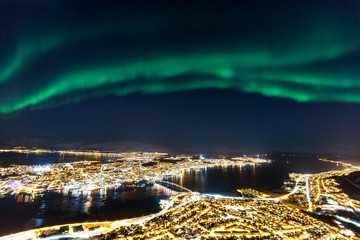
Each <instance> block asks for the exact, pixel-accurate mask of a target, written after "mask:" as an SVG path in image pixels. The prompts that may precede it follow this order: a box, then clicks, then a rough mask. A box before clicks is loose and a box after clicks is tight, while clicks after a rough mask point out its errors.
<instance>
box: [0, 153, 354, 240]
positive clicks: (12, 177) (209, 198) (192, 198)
mask: <svg viewBox="0 0 360 240" xmlns="http://www.w3.org/2000/svg"><path fill="white" fill-rule="evenodd" d="M1 151H2V152H16V153H21V154H24V153H27V154H29V153H32V154H34V153H36V154H43V153H45V152H52V153H53V152H54V151H50V150H40V149H37V150H29V149H22V148H20V149H19V148H17V149H10V150H1ZM61 154H70V155H73V154H75V155H84V156H89V155H96V156H98V155H105V156H110V155H109V154H110V153H101V152H76V151H66V152H65V151H61ZM111 156H115V157H116V158H117V159H116V160H111V161H105V162H103V161H80V162H71V163H57V164H51V165H41V166H31V165H30V166H27V165H10V166H8V167H3V168H1V177H2V180H1V182H0V185H1V189H0V191H1V196H6V195H16V196H19V197H20V196H21V197H22V198H24V196H25V197H26V198H28V199H27V201H33V200H34V199H35V198H36V197H37V196H38V195H41V194H42V193H44V192H45V191H55V192H59V193H61V194H66V193H68V192H72V191H76V192H89V191H90V192H91V191H94V190H97V189H108V188H112V187H117V186H121V185H126V186H128V187H130V188H139V187H140V188H146V187H147V185H149V184H155V185H159V184H160V185H162V186H163V187H164V186H165V188H169V190H170V191H173V192H175V193H176V192H178V193H177V194H176V195H173V196H172V197H170V198H169V199H168V200H161V201H160V203H159V204H160V205H161V207H162V210H161V211H160V212H158V213H154V214H151V215H146V216H143V217H138V218H130V219H125V220H121V219H119V220H117V221H106V222H85V223H73V224H69V225H59V226H53V227H46V228H40V229H36V230H31V231H26V232H22V233H18V234H13V235H8V236H4V237H2V238H0V239H1V240H5V239H14V240H15V239H38V238H39V239H62V238H70V239H71V238H81V239H133V238H135V239H178V238H182V237H190V238H196V237H202V238H203V239H218V238H226V237H230V236H234V237H237V238H239V239H242V238H248V239H256V238H262V239H263V238H266V239H273V238H274V239H304V238H305V239H317V238H321V239H359V236H358V235H357V234H356V232H353V231H351V230H349V229H346V228H344V226H342V225H341V223H340V222H336V221H335V222H336V223H338V225H336V224H334V223H335V222H333V224H329V223H327V222H326V221H325V222H324V221H321V220H320V219H319V218H317V217H316V215H318V216H321V215H331V213H333V216H334V217H335V219H336V218H340V219H342V220H343V221H345V222H353V221H352V220H351V219H348V218H346V217H343V216H341V214H337V213H336V210H339V209H340V210H342V211H352V212H353V211H356V212H359V211H360V201H358V200H355V199H351V198H350V197H349V196H348V195H347V194H345V193H344V192H343V191H342V190H341V189H340V188H339V187H338V186H339V184H338V183H337V182H336V180H335V179H334V177H346V176H348V175H349V174H351V173H356V172H359V170H360V167H358V166H354V165H352V164H350V163H344V162H341V161H332V160H328V159H322V158H320V159H319V161H322V162H330V163H333V164H337V165H341V166H343V167H344V169H343V170H333V171H327V172H321V173H316V174H297V173H291V174H289V178H290V179H289V180H287V181H286V182H284V190H285V191H287V192H288V193H285V194H283V195H279V194H277V193H262V192H259V191H256V190H254V189H238V190H237V193H238V196H236V197H235V196H224V195H220V194H201V193H198V192H194V191H192V190H190V189H188V188H185V187H183V186H181V185H178V184H175V183H172V182H168V181H167V180H166V179H167V177H168V176H178V177H180V183H181V182H182V180H181V178H182V176H183V173H184V171H185V170H187V169H204V168H209V167H210V168H211V167H214V166H229V165H240V166H246V165H261V164H270V163H271V161H270V160H265V159H261V158H259V157H247V156H242V157H233V158H231V159H225V158H223V159H210V158H209V159H208V158H205V157H203V156H200V157H196V156H191V155H179V156H174V157H169V155H168V154H167V153H150V152H149V153H141V152H129V153H111ZM164 184H165V185H164ZM183 191H185V192H186V193H180V192H183ZM312 213H316V215H311V214H312ZM353 223H354V224H355V225H356V226H358V223H356V221H355V222H353Z"/></svg>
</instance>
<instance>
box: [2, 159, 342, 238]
mask: <svg viewBox="0 0 360 240" xmlns="http://www.w3.org/2000/svg"><path fill="white" fill-rule="evenodd" d="M270 158H271V159H272V160H274V161H273V163H271V164H264V165H260V166H250V165H247V166H243V167H239V166H230V167H208V168H204V169H198V170H187V171H186V172H185V174H184V175H183V177H170V178H167V179H166V180H167V181H171V182H174V183H178V184H180V185H182V186H184V187H186V188H189V189H191V190H193V191H198V192H202V193H222V194H227V195H232V194H234V191H236V189H238V188H249V187H250V188H254V189H257V190H269V191H271V190H274V189H277V188H280V187H281V186H282V183H283V181H284V179H287V178H288V174H289V173H290V172H300V173H315V172H321V171H327V170H331V169H334V168H337V167H336V165H335V164H330V163H325V162H320V161H317V158H316V157H313V156H281V155H275V156H270ZM79 160H85V159H84V158H83V157H78V156H76V157H68V156H65V157H63V156H61V157H59V155H58V154H46V155H23V154H7V155H1V154H0V161H1V162H3V163H2V165H4V164H5V165H8V164H12V163H16V164H19V163H22V164H49V163H58V162H66V161H79ZM87 160H91V159H87ZM170 194H171V191H170V190H167V189H166V188H164V187H162V186H159V185H154V186H152V187H149V188H146V189H124V188H112V189H106V190H99V191H95V192H92V193H81V192H72V193H67V194H60V193H46V194H44V195H43V196H40V197H37V198H35V199H31V197H30V196H26V195H23V196H16V197H15V196H12V197H6V198H2V199H1V198H0V236H1V235H6V234H9V233H14V232H19V231H23V230H28V229H33V228H36V227H44V226H51V225H58V224H65V223H74V222H84V221H105V220H117V219H123V218H129V217H136V216H142V215H147V214H150V213H155V212H158V211H159V210H160V207H159V201H160V199H165V198H167V197H168V196H169V195H170Z"/></svg>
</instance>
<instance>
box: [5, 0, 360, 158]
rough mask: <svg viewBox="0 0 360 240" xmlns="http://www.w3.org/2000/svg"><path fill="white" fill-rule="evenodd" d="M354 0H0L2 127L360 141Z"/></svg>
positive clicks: (246, 140)
mask: <svg viewBox="0 0 360 240" xmlns="http://www.w3.org/2000/svg"><path fill="white" fill-rule="evenodd" d="M359 54H360V4H359V2H358V1H289V0H284V1H229V0H222V1H205V0H204V1H170V0H163V1H148V0H147V1H145V0H143V1H139V0H128V1H120V0H118V1H92V0H87V1H85V0H83V1H69V0H68V1H45V0H44V1H29V0H23V1H20V0H15V1H2V0H0V138H1V139H2V142H3V143H4V142H6V141H10V140H9V139H17V138H19V139H21V138H27V139H35V138H37V139H46V140H49V141H50V142H83V143H84V144H85V143H86V144H91V143H104V142H119V141H133V142H141V143H149V144H155V145H160V146H164V147H167V148H169V149H192V150H199V151H207V150H209V149H224V150H236V151H297V152H304V151H305V152H335V153H337V152H338V153H360V124H359V123H360V105H359V104H360V78H359V77H360V67H359V66H360V65H359V64H360V55H359Z"/></svg>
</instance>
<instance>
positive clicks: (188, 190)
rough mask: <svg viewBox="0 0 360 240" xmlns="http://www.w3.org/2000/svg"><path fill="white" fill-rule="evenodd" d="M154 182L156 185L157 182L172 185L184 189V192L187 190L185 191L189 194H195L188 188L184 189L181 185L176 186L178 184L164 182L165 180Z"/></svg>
mask: <svg viewBox="0 0 360 240" xmlns="http://www.w3.org/2000/svg"><path fill="white" fill-rule="evenodd" d="M154 182H155V183H156V182H160V183H166V184H170V185H173V186H175V187H178V188H180V189H183V190H185V191H187V192H189V193H192V194H194V192H193V191H191V190H190V189H188V188H186V187H183V186H180V185H179V184H176V183H173V182H168V181H164V180H160V179H157V180H155V181H154Z"/></svg>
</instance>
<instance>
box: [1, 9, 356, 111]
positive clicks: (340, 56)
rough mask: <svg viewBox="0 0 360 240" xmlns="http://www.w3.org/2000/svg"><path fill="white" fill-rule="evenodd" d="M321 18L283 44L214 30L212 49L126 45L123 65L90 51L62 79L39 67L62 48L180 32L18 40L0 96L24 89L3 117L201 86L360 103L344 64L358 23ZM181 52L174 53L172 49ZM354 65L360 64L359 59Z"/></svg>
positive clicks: (136, 27) (4, 103)
mask: <svg viewBox="0 0 360 240" xmlns="http://www.w3.org/2000/svg"><path fill="white" fill-rule="evenodd" d="M321 20H322V21H318V22H316V23H314V24H312V25H311V26H308V25H305V26H303V27H301V28H299V29H295V30H292V31H291V32H286V31H283V32H282V29H280V30H279V31H274V35H275V36H276V37H277V39H278V38H279V40H271V39H270V40H269V39H268V38H269V37H267V35H266V34H265V33H261V34H260V35H259V34H255V35H256V37H251V36H250V37H249V36H243V35H242V34H243V33H242V32H241V31H239V32H237V33H234V36H235V37H234V38H235V40H233V41H229V42H226V43H225V44H224V43H223V42H222V39H223V38H224V39H230V38H231V37H232V33H231V31H230V33H229V32H226V31H225V34H223V36H218V35H221V33H222V31H219V32H217V30H216V29H215V30H211V31H210V32H211V34H210V36H216V37H214V38H216V40H214V41H212V42H211V41H210V42H211V43H209V44H207V45H206V44H204V46H201V44H196V43H192V39H191V38H190V40H189V39H187V38H186V39H181V34H179V39H180V40H179V42H180V43H181V44H180V47H179V44H178V43H174V42H172V40H168V41H165V42H161V43H159V44H158V45H161V46H163V48H162V47H160V48H158V49H159V50H157V49H156V48H155V50H154V49H153V47H152V45H151V43H145V45H146V44H148V45H147V47H144V49H145V50H146V51H144V53H139V51H137V50H136V49H137V46H136V45H135V46H129V49H130V50H129V51H128V52H130V54H129V53H128V55H127V56H131V58H126V60H124V59H123V58H124V56H123V54H122V53H121V52H119V53H118V52H116V51H115V52H112V50H111V49H108V50H106V51H108V53H107V55H106V56H110V55H111V59H110V60H105V61H102V60H99V61H96V60H94V59H96V58H97V52H96V50H93V52H91V53H89V56H90V59H92V60H93V61H90V62H86V61H87V56H84V57H82V58H81V55H80V57H79V59H80V60H79V62H81V61H83V62H84V63H83V64H79V65H78V66H76V67H72V66H70V67H69V68H68V69H67V68H65V69H66V70H65V71H63V72H61V74H53V75H52V74H48V75H46V74H45V75H44V76H42V74H41V72H42V67H43V68H46V61H47V59H48V58H50V59H53V60H52V61H54V62H55V63H56V58H57V57H56V56H57V54H61V52H62V51H63V49H69V48H70V49H71V48H74V49H76V48H78V47H79V46H81V45H82V44H83V43H84V41H85V42H86V41H95V42H96V44H98V45H102V44H103V41H105V40H106V39H111V38H112V37H113V36H117V37H120V38H121V37H122V36H127V35H131V34H134V32H136V35H138V36H139V38H141V37H144V39H146V38H150V39H151V36H157V35H159V34H166V33H168V32H169V31H170V30H171V31H175V32H176V30H177V29H178V28H179V26H177V25H176V24H175V26H174V24H173V23H170V24H169V25H164V24H163V25H161V26H157V25H159V24H160V23H159V22H162V21H160V20H158V21H153V22H152V23H149V24H148V28H146V29H145V28H142V27H141V23H133V25H131V26H127V27H124V24H122V25H121V24H120V25H115V26H110V27H109V26H106V27H104V23H102V24H99V25H97V26H94V27H92V28H89V29H88V30H84V31H81V33H80V32H79V31H78V30H79V26H81V24H78V25H75V26H73V27H68V28H66V27H63V28H62V30H61V29H60V30H59V31H58V32H53V33H51V34H50V33H47V34H45V33H44V31H41V32H39V33H36V34H32V35H31V34H30V35H29V36H21V38H19V39H18V41H17V42H18V44H17V46H16V48H15V50H14V51H13V54H12V55H11V56H10V57H9V60H8V61H6V62H4V63H3V64H2V66H1V65H0V91H1V92H3V93H5V92H7V91H8V90H10V89H12V88H14V85H12V84H13V83H12V82H13V81H14V79H19V78H21V81H22V82H24V87H23V88H21V87H20V88H19V89H17V90H15V94H2V96H1V97H0V113H3V114H7V113H12V112H15V111H18V110H21V109H24V108H28V107H32V108H45V107H46V108H47V107H52V106H56V105H59V104H69V103H72V102H77V101H80V100H82V99H86V98H91V97H100V96H105V95H118V96H123V95H126V94H129V93H135V92H141V93H146V94H158V93H167V92H175V91H184V90H192V89H203V88H220V89H227V88H232V89H238V90H240V91H243V92H248V93H259V94H262V95H264V96H269V97H282V98H290V99H293V100H296V101H299V102H314V101H344V102H356V103H358V102H360V80H359V77H360V70H358V68H357V66H354V65H356V64H349V65H347V64H346V63H347V62H346V61H348V60H346V59H352V61H354V59H353V58H352V56H354V55H357V53H359V51H360V31H359V28H358V25H356V27H354V25H353V24H354V22H353V21H354V19H353V18H351V17H349V18H347V19H346V20H347V21H345V20H344V19H338V20H337V19H336V18H334V19H332V18H331V14H329V16H328V18H324V19H321ZM324 22H326V24H324ZM201 27H202V26H201V25H200V26H197V27H196V28H195V29H197V28H201ZM221 27H223V26H221ZM221 27H220V28H219V29H221ZM174 29H175V30H174ZM289 29H291V28H289ZM25 35H26V34H25ZM149 36H150V37H149ZM194 38H195V39H197V42H200V43H201V42H202V41H207V39H206V37H203V36H201V35H199V36H195V37H194ZM20 39H21V40H20ZM105 42H106V41H105ZM96 44H95V45H96ZM162 44H163V45H162ZM198 46H201V49H200V50H198V49H197V47H198ZM177 48H178V50H177V51H168V50H167V49H177ZM131 49H133V51H134V54H133V55H132V54H131ZM194 49H195V50H194ZM49 56H50V57H49ZM69 57H72V56H69ZM344 59H345V60H344ZM42 61H44V62H42ZM356 61H357V62H359V57H358V58H356ZM39 66H42V67H39ZM29 69H30V70H31V69H32V70H34V71H37V72H39V79H35V81H37V82H38V83H37V84H34V86H32V84H31V81H32V80H31V79H34V78H36V77H37V76H38V75H36V76H35V77H34V76H33V75H31V76H29V80H27V79H26V78H27V77H28V75H27V71H29ZM19 75H20V77H19ZM17 81H19V80H17ZM39 82H40V83H41V84H39ZM10 92H11V91H10Z"/></svg>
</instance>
